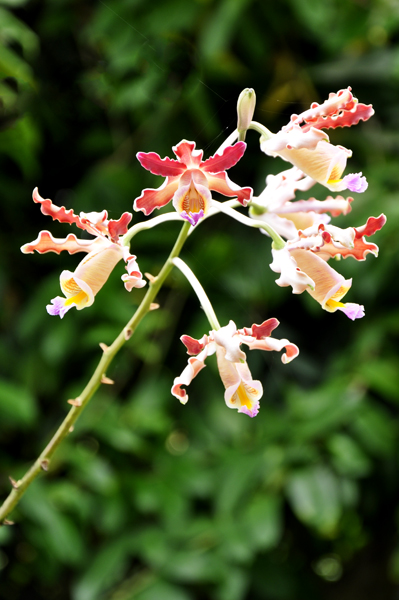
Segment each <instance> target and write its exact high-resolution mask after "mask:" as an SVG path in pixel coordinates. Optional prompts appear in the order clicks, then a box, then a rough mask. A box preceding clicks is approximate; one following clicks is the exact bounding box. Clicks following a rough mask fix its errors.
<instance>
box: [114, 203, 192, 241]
mask: <svg viewBox="0 0 399 600" xmlns="http://www.w3.org/2000/svg"><path fill="white" fill-rule="evenodd" d="M183 220H184V219H183V218H182V217H181V216H180V215H179V213H177V212H176V211H173V212H168V213H165V214H163V215H159V216H158V217H154V218H153V219H148V221H143V222H142V223H136V225H133V227H131V228H130V229H129V231H128V232H127V233H125V235H124V236H123V238H122V245H123V246H128V245H129V243H130V241H131V239H132V238H133V237H134V236H135V235H136V234H137V233H140V231H145V230H146V229H151V228H152V227H156V226H157V225H159V224H160V223H165V221H183Z"/></svg>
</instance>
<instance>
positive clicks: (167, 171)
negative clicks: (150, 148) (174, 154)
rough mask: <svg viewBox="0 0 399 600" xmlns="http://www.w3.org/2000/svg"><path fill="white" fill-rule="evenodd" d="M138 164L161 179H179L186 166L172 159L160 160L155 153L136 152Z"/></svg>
mask: <svg viewBox="0 0 399 600" xmlns="http://www.w3.org/2000/svg"><path fill="white" fill-rule="evenodd" d="M136 156H137V159H138V161H139V163H140V164H141V166H142V167H144V169H147V171H150V173H153V174H154V175H162V177H179V176H180V175H182V174H183V173H184V171H185V170H186V169H187V165H186V164H185V163H184V162H182V161H180V160H174V159H172V158H168V157H166V158H161V157H160V156H159V154H157V153H156V152H138V153H137V154H136Z"/></svg>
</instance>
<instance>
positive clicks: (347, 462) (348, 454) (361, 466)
mask: <svg viewBox="0 0 399 600" xmlns="http://www.w3.org/2000/svg"><path fill="white" fill-rule="evenodd" d="M327 447H328V449H329V451H330V452H331V454H332V458H333V463H334V466H335V468H336V469H337V470H338V471H339V472H340V473H342V475H351V476H352V477H362V476H364V475H367V474H368V473H369V472H370V469H371V466H372V465H371V461H370V460H369V459H368V458H367V456H366V455H365V454H364V452H362V450H361V448H360V447H359V446H358V444H357V443H356V442H355V441H354V440H353V439H352V438H351V437H349V436H348V435H344V434H341V433H337V434H335V435H333V436H331V438H330V439H329V440H328V442H327Z"/></svg>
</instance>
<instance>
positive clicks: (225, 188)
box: [206, 172, 253, 206]
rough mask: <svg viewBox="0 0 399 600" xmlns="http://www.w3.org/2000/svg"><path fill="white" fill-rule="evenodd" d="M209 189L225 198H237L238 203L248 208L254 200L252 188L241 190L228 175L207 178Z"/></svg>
mask: <svg viewBox="0 0 399 600" xmlns="http://www.w3.org/2000/svg"><path fill="white" fill-rule="evenodd" d="M206 178H207V180H208V183H209V188H210V189H211V190H215V192H219V194H223V196H237V200H238V202H240V203H241V204H242V205H243V206H246V205H247V204H248V202H249V201H250V200H251V198H252V194H253V190H252V188H250V187H245V188H241V187H240V186H239V185H237V184H235V183H233V181H231V180H230V179H229V177H228V175H227V173H225V172H223V173H211V174H207V176H206Z"/></svg>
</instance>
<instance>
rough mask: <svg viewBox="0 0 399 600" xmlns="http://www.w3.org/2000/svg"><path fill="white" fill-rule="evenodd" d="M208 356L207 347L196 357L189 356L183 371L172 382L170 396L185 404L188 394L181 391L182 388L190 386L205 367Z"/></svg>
mask: <svg viewBox="0 0 399 600" xmlns="http://www.w3.org/2000/svg"><path fill="white" fill-rule="evenodd" d="M207 356H208V351H207V346H206V347H205V348H204V350H203V351H202V352H201V353H200V354H199V355H198V356H191V357H190V358H189V359H188V364H187V366H186V368H185V369H184V370H183V372H182V374H181V375H180V377H176V378H175V379H174V381H173V386H172V394H173V396H175V397H176V398H178V399H179V400H180V402H181V403H182V404H186V403H187V400H188V394H187V392H186V390H184V389H182V386H185V387H187V386H188V385H190V383H191V382H192V380H193V379H194V377H196V376H197V375H198V373H199V372H200V371H201V369H203V368H204V367H205V366H206V365H205V359H206V358H207Z"/></svg>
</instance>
